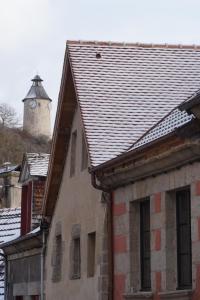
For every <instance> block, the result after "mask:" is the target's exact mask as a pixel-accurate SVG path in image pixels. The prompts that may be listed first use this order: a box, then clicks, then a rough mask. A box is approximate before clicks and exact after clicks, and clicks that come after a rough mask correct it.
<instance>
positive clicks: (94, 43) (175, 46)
mask: <svg viewBox="0 0 200 300" xmlns="http://www.w3.org/2000/svg"><path fill="white" fill-rule="evenodd" d="M67 45H79V46H81V45H85V46H86V45H88V46H114V47H116V46H120V47H141V48H166V49H167V48H169V49H193V50H200V45H195V44H193V45H192V44H188V45H186V44H185V45H184V44H159V43H139V42H138V43H129V42H115V41H109V42H108V41H90V40H79V41H77V40H67Z"/></svg>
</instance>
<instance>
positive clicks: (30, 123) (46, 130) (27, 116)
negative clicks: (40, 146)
mask: <svg viewBox="0 0 200 300" xmlns="http://www.w3.org/2000/svg"><path fill="white" fill-rule="evenodd" d="M42 81H43V80H42V79H41V78H40V76H39V75H36V76H35V77H34V78H33V79H32V82H33V84H32V86H31V88H30V90H29V92H28V94H27V95H26V97H25V98H24V99H23V100H22V101H23V102H24V118H23V130H24V131H26V132H27V133H29V134H31V135H32V136H34V137H37V138H39V137H44V138H46V139H50V138H51V116H50V112H51V101H52V100H51V99H50V98H49V96H48V95H47V93H46V91H45V89H44V87H43V85H42Z"/></svg>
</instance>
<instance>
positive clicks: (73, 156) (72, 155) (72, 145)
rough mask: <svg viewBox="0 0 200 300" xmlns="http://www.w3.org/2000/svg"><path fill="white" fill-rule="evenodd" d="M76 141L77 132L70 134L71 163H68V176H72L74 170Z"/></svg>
mask: <svg viewBox="0 0 200 300" xmlns="http://www.w3.org/2000/svg"><path fill="white" fill-rule="evenodd" d="M76 141H77V131H74V132H73V133H72V139H71V163H70V176H71V177H72V176H74V174H75V169H76Z"/></svg>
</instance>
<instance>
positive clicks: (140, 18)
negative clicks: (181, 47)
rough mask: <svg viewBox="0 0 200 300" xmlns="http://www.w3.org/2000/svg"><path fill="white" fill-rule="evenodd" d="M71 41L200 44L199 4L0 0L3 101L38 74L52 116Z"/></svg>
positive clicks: (177, 0) (199, 0)
mask: <svg viewBox="0 0 200 300" xmlns="http://www.w3.org/2000/svg"><path fill="white" fill-rule="evenodd" d="M67 39H78V40H80V39H87V40H88V39H89V40H108V41H110V40H111V41H127V42H153V43H158V42H160V43H184V44H200V0H167V1H164V0H0V103H1V102H6V103H8V104H10V105H12V106H14V107H15V108H16V110H17V111H18V112H19V113H20V114H21V115H22V114H23V104H22V102H21V99H23V98H24V96H25V95H26V93H27V91H28V89H29V88H30V85H31V82H30V79H31V78H32V77H33V76H34V75H35V74H36V73H37V72H38V74H39V75H40V76H41V77H42V78H43V79H44V86H45V89H46V91H47V93H48V95H49V96H50V97H51V98H52V99H53V111H52V115H53V118H54V116H55V112H56V104H57V98H58V92H59V87H60V80H61V73H62V64H63V58H64V50H65V42H66V40H67Z"/></svg>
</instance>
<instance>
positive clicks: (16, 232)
mask: <svg viewBox="0 0 200 300" xmlns="http://www.w3.org/2000/svg"><path fill="white" fill-rule="evenodd" d="M20 224H21V209H20V208H4V209H0V247H1V244H2V243H6V242H9V241H11V240H14V239H16V238H17V237H19V236H20V226H21V225H20ZM4 274H5V269H4V260H3V258H2V257H1V256H0V300H3V299H4Z"/></svg>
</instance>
